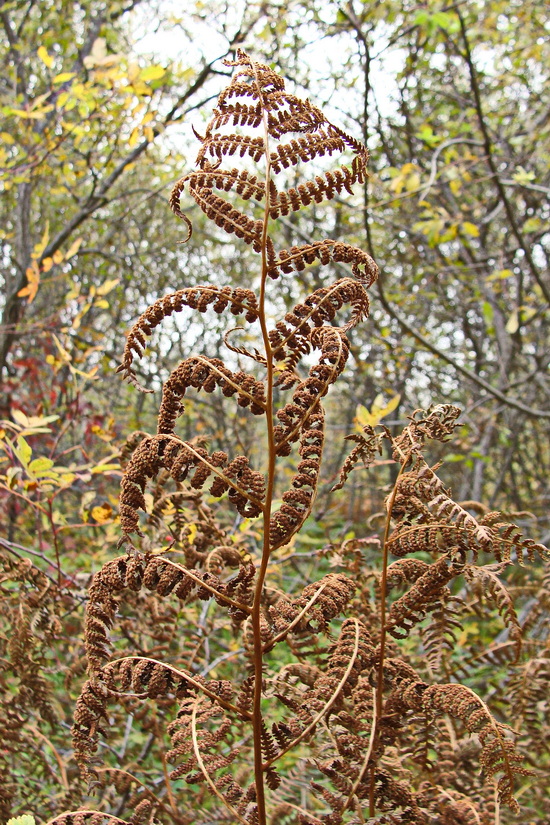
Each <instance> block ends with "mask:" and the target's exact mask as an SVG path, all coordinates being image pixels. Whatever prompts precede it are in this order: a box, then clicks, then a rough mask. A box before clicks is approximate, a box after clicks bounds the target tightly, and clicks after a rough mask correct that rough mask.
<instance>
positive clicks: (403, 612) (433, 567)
mask: <svg viewBox="0 0 550 825" xmlns="http://www.w3.org/2000/svg"><path fill="white" fill-rule="evenodd" d="M426 568H427V569H426V570H425V572H423V573H422V574H421V575H420V576H419V577H418V578H417V579H416V581H415V583H414V584H413V586H412V587H411V589H410V590H409V591H408V592H407V593H405V594H404V595H403V596H400V598H399V599H397V601H395V602H394V603H393V604H392V606H391V608H390V612H389V614H388V621H387V625H386V628H387V630H388V631H389V632H390V633H391V635H392V636H394V638H396V639H400V638H405V637H406V636H408V634H409V631H410V630H411V628H412V627H414V625H415V624H418V622H420V621H422V619H423V618H424V616H425V614H426V613H427V612H428V611H430V610H433V609H434V608H435V606H436V605H437V603H438V601H439V598H440V596H441V594H442V593H447V592H448V588H447V587H446V585H447V584H448V582H450V581H451V580H452V579H453V578H455V577H456V576H458V575H460V573H461V572H462V571H463V569H464V562H463V561H461V560H460V559H451V558H449V557H447V556H443V557H442V558H440V559H438V560H437V561H436V562H434V563H433V564H430V565H426Z"/></svg>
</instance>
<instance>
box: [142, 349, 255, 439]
mask: <svg viewBox="0 0 550 825" xmlns="http://www.w3.org/2000/svg"><path fill="white" fill-rule="evenodd" d="M189 387H193V388H194V389H196V390H197V391H199V390H204V392H208V393H210V392H213V391H214V390H215V389H216V387H219V388H220V389H221V391H222V393H223V395H224V396H226V397H231V396H233V395H235V394H236V395H237V404H238V406H239V407H249V408H250V411H251V412H252V413H253V415H261V414H262V413H265V404H266V400H265V388H264V385H263V383H262V382H261V381H257V380H256V379H255V378H253V377H252V376H251V375H248V374H247V373H245V372H242V371H239V372H236V373H234V372H232V371H231V370H230V369H228V368H227V367H226V366H225V365H224V363H223V361H221V360H220V359H219V358H207V357H206V356H204V355H192V356H191V357H190V358H187V359H186V360H185V361H182V363H181V364H180V365H179V366H178V367H176V369H175V370H173V372H172V373H171V375H170V377H169V378H168V380H167V381H166V383H165V384H164V387H163V389H162V402H161V405H160V410H159V416H158V426H157V432H158V433H159V434H161V433H173V432H174V426H175V423H176V420H177V418H178V417H179V416H180V415H182V413H183V404H182V403H181V399H182V398H183V397H184V395H185V393H186V391H187V389H188V388H189Z"/></svg>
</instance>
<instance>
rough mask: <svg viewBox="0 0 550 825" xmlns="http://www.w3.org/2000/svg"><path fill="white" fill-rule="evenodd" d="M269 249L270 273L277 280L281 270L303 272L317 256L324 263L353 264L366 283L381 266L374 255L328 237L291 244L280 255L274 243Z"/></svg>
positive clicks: (356, 273) (373, 278)
mask: <svg viewBox="0 0 550 825" xmlns="http://www.w3.org/2000/svg"><path fill="white" fill-rule="evenodd" d="M268 253H270V254H268V275H269V277H270V278H273V280H276V279H277V278H279V277H280V275H281V272H283V273H286V274H288V273H290V272H302V271H303V270H304V269H305V268H306V266H307V265H308V264H312V263H315V261H316V260H319V261H320V263H321V264H323V265H324V266H325V265H326V264H329V263H330V262H331V261H334V262H335V263H344V264H351V271H352V274H353V275H354V277H355V278H357V280H358V281H359V282H360V283H362V284H364V285H365V286H366V287H369V286H371V285H372V284H373V283H374V282H375V281H376V279H377V278H378V266H377V265H376V264H375V262H374V261H373V259H372V258H371V257H370V255H368V254H367V253H366V252H363V251H362V250H361V249H358V248H357V247H356V246H350V244H347V243H343V242H342V241H333V240H331V239H327V240H324V241H316V242H314V243H309V244H303V245H302V246H291V247H290V249H281V251H280V252H279V255H278V256H277V255H276V254H275V251H274V249H273V248H272V247H271V248H270V249H268Z"/></svg>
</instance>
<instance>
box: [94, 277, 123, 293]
mask: <svg viewBox="0 0 550 825" xmlns="http://www.w3.org/2000/svg"><path fill="white" fill-rule="evenodd" d="M118 283H120V278H111V279H110V280H109V281H104V282H103V283H102V284H101V285H100V286H98V288H97V294H98V295H107V293H108V292H110V291H111V290H112V289H114V288H115V286H116V285H117V284H118Z"/></svg>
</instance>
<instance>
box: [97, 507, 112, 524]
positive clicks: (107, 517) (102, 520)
mask: <svg viewBox="0 0 550 825" xmlns="http://www.w3.org/2000/svg"><path fill="white" fill-rule="evenodd" d="M92 518H94V519H95V520H96V521H97V523H98V524H106V523H107V522H108V521H111V519H112V518H113V510H112V507H111V505H110V504H107V502H105V504H101V505H100V506H99V507H92Z"/></svg>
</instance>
